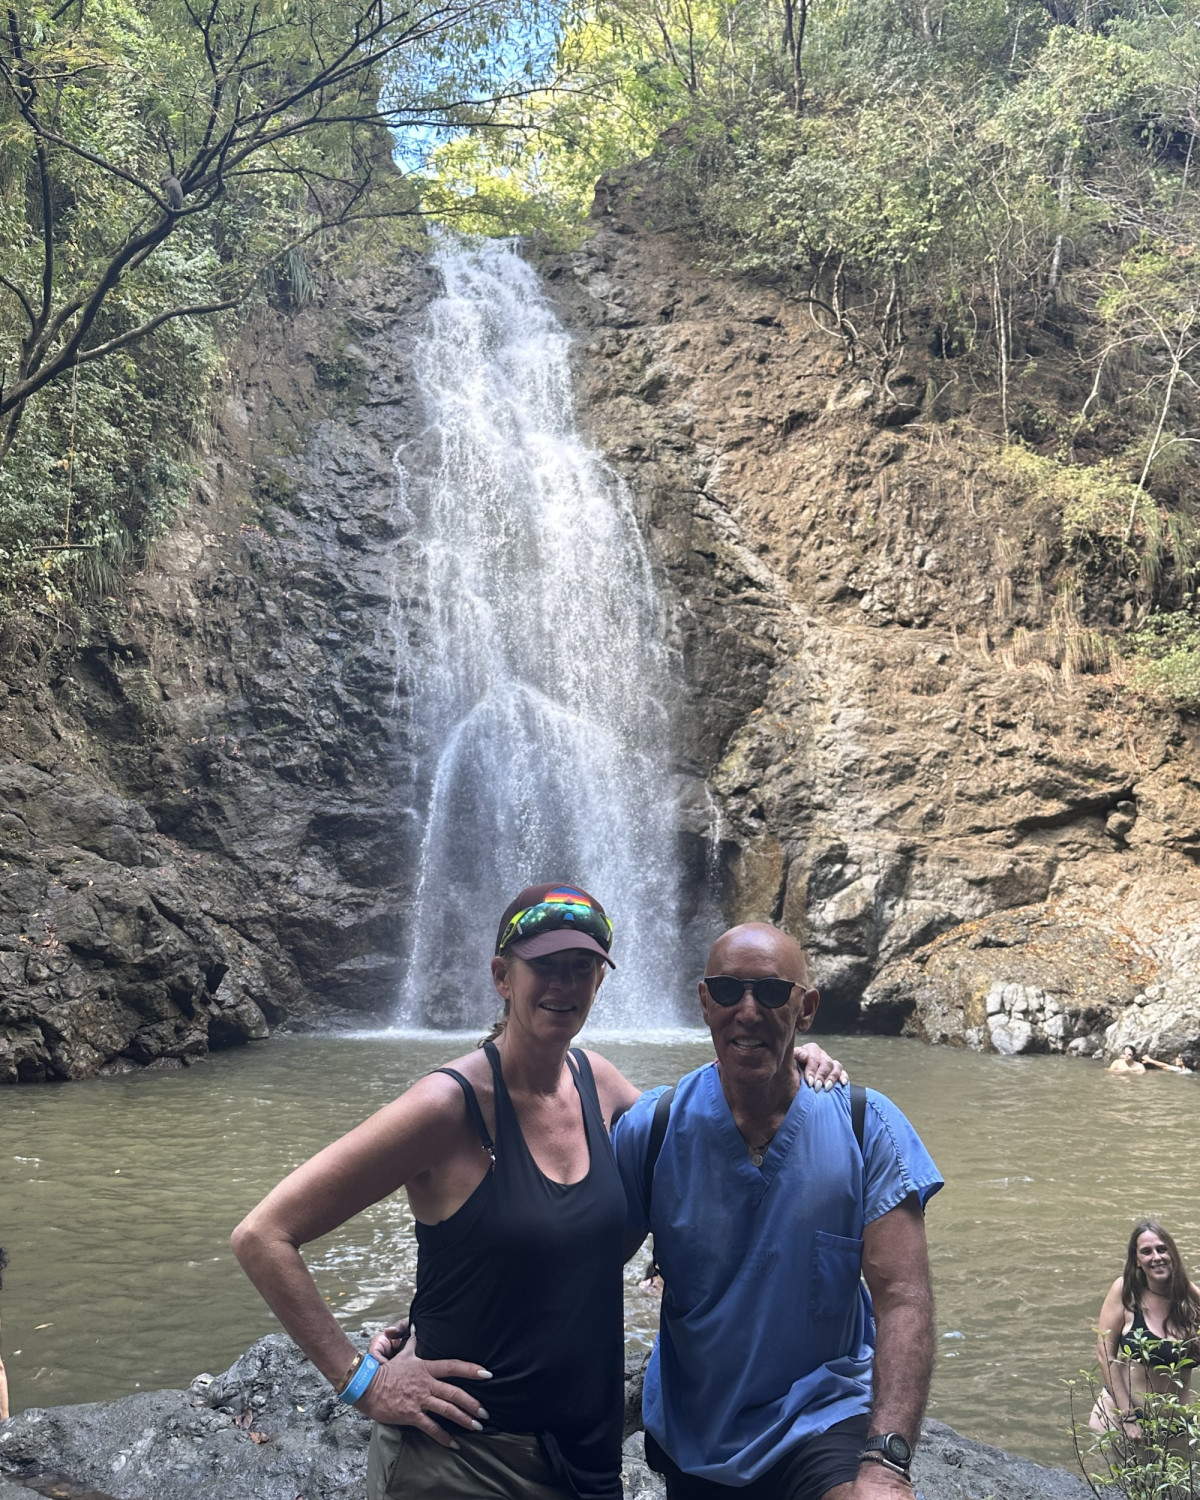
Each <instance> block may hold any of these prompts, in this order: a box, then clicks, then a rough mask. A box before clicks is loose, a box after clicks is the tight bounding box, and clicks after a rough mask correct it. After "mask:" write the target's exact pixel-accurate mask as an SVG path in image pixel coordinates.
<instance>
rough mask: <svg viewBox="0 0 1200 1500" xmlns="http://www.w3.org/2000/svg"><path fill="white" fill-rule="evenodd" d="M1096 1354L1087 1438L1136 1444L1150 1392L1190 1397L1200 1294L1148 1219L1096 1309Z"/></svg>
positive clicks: (1167, 1239) (1199, 1335) (1199, 1345)
mask: <svg viewBox="0 0 1200 1500" xmlns="http://www.w3.org/2000/svg"><path fill="white" fill-rule="evenodd" d="M1097 1348H1098V1353H1099V1359H1100V1376H1101V1379H1102V1380H1103V1382H1104V1389H1103V1390H1102V1391H1101V1392H1100V1398H1099V1400H1098V1401H1097V1402H1096V1404H1095V1406H1094V1407H1093V1408H1092V1414H1091V1417H1090V1419H1089V1426H1090V1427H1091V1429H1092V1431H1093V1432H1098V1433H1106V1432H1120V1433H1121V1434H1122V1435H1123V1436H1124V1437H1126V1438H1128V1439H1129V1440H1130V1441H1133V1442H1138V1441H1140V1440H1141V1436H1142V1431H1141V1427H1140V1425H1139V1421H1138V1417H1139V1414H1140V1412H1141V1408H1142V1405H1143V1403H1144V1402H1145V1398H1146V1396H1147V1395H1148V1394H1150V1393H1153V1394H1156V1395H1160V1396H1167V1395H1173V1396H1175V1397H1176V1398H1177V1399H1178V1400H1180V1401H1187V1400H1188V1399H1189V1397H1190V1393H1191V1380H1192V1367H1193V1365H1194V1364H1195V1362H1196V1361H1197V1359H1198V1358H1200V1291H1197V1289H1196V1288H1195V1287H1194V1286H1193V1285H1192V1283H1191V1281H1190V1280H1189V1279H1188V1274H1187V1271H1186V1270H1185V1269H1184V1265H1183V1260H1182V1258H1181V1256H1180V1254H1179V1250H1178V1249H1177V1247H1176V1245H1175V1241H1174V1240H1173V1239H1172V1238H1171V1236H1170V1235H1169V1234H1168V1233H1167V1231H1166V1230H1165V1229H1164V1228H1163V1226H1162V1225H1161V1224H1159V1223H1156V1222H1155V1221H1154V1220H1153V1219H1142V1220H1141V1221H1140V1222H1139V1223H1137V1224H1135V1225H1134V1226H1133V1233H1132V1234H1131V1235H1130V1237H1129V1245H1128V1248H1127V1250H1126V1254H1125V1269H1124V1271H1123V1272H1122V1274H1121V1275H1120V1276H1118V1277H1117V1279H1116V1281H1114V1282H1113V1284H1112V1286H1111V1287H1109V1289H1108V1296H1107V1297H1105V1299H1104V1306H1103V1307H1102V1308H1101V1309H1100V1337H1099V1343H1098V1346H1097Z"/></svg>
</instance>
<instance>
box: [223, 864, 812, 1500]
mask: <svg viewBox="0 0 1200 1500" xmlns="http://www.w3.org/2000/svg"><path fill="white" fill-rule="evenodd" d="M611 943H612V924H611V923H610V922H609V920H608V917H607V915H606V914H605V911H604V908H603V907H602V906H601V905H600V903H599V902H598V901H596V900H595V898H594V897H592V896H590V895H588V893H587V892H586V891H582V890H579V889H578V888H576V887H572V886H558V887H555V886H547V885H540V886H530V887H527V888H526V889H525V890H523V891H522V892H521V893H520V895H518V896H517V897H516V899H515V900H513V901H512V902H510V903H509V905H508V907H507V908H506V909H505V912H504V914H503V916H502V917H501V919H500V926H499V930H498V932H497V935H496V945H495V956H494V957H493V959H492V963H491V971H492V982H493V984H494V986H495V988H496V990H497V992H498V993H499V995H500V997H501V999H502V1000H503V1001H504V1018H503V1020H502V1022H501V1023H499V1025H498V1026H497V1028H496V1029H495V1030H494V1031H493V1034H492V1036H491V1037H490V1038H488V1040H487V1041H486V1042H484V1043H483V1044H482V1049H481V1050H480V1049H476V1050H474V1051H472V1052H469V1053H467V1054H466V1055H465V1056H463V1057H459V1058H456V1059H455V1060H454V1062H453V1063H452V1064H451V1065H449V1066H447V1067H446V1068H441V1069H438V1070H437V1071H436V1072H434V1073H431V1074H429V1075H428V1076H427V1077H425V1078H422V1079H420V1080H419V1081H418V1082H417V1083H415V1084H414V1085H413V1086H412V1088H410V1089H408V1090H407V1092H405V1093H404V1094H402V1095H401V1096H400V1097H399V1098H398V1099H396V1100H395V1101H394V1102H393V1103H391V1104H389V1105H386V1106H385V1107H384V1108H383V1109H381V1110H380V1111H379V1112H378V1113H377V1114H375V1115H373V1116H372V1117H371V1118H370V1119H369V1120H367V1121H366V1122H365V1123H364V1124H362V1125H359V1126H358V1127H357V1128H356V1129H355V1130H352V1131H351V1132H350V1133H349V1134H348V1135H345V1136H343V1137H342V1139H341V1140H339V1141H335V1142H334V1144H333V1145H331V1146H328V1147H326V1149H325V1150H324V1151H322V1152H320V1153H319V1154H318V1155H317V1156H315V1157H313V1159H312V1160H311V1161H309V1162H307V1163H305V1165H304V1166H302V1167H300V1168H298V1169H297V1170H296V1171H295V1172H293V1173H292V1174H291V1175H290V1176H289V1177H287V1178H285V1179H284V1181H283V1182H281V1183H280V1184H279V1186H278V1187H276V1188H275V1189H274V1190H273V1191H272V1192H271V1193H270V1194H268V1196H267V1197H266V1198H265V1199H264V1200H263V1201H262V1203H260V1204H259V1205H258V1207H257V1208H255V1209H254V1210H253V1211H252V1212H251V1213H250V1214H249V1215H248V1216H247V1218H246V1219H245V1220H243V1222H242V1223H241V1224H240V1225H239V1226H238V1228H237V1229H236V1230H235V1231H234V1236H233V1248H234V1252H235V1254H236V1255H237V1257H238V1260H239V1261H240V1262H241V1264H242V1266H243V1268H244V1269H245V1270H246V1272H247V1274H248V1275H249V1276H250V1278H251V1280H252V1281H253V1282H254V1284H255V1285H256V1286H257V1287H258V1289H259V1291H260V1292H261V1293H262V1294H263V1296H264V1298H265V1299H266V1301H267V1302H268V1304H269V1305H270V1307H271V1308H272V1310H273V1311H274V1312H275V1314H276V1315H277V1316H278V1318H279V1320H280V1322H281V1323H282V1324H283V1326H284V1327H285V1328H286V1329H287V1331H288V1332H289V1333H290V1334H291V1336H292V1337H293V1339H295V1341H296V1343H297V1344H299V1346H300V1348H301V1349H303V1351H304V1352H305V1354H307V1355H308V1357H309V1359H311V1360H312V1362H313V1363H314V1364H315V1365H316V1366H317V1368H318V1369H319V1370H320V1371H321V1373H322V1374H323V1375H324V1376H325V1377H326V1379H328V1380H329V1381H330V1382H331V1383H332V1384H333V1386H334V1387H335V1389H336V1390H337V1392H338V1396H339V1399H340V1400H342V1401H344V1402H348V1403H352V1404H353V1405H355V1406H356V1407H357V1408H358V1409H359V1410H360V1411H361V1412H363V1413H364V1414H365V1415H367V1416H369V1417H372V1418H373V1419H374V1421H375V1426H374V1428H373V1429H372V1438H371V1451H370V1457H369V1461H368V1470H367V1494H368V1500H398V1497H428V1500H433V1497H438V1500H453V1497H463V1500H466V1497H476V1500H477V1497H480V1496H497V1495H504V1496H512V1497H514V1500H517V1497H520V1500H569V1497H572V1496H573V1497H576V1500H621V1430H622V1419H623V1405H624V1401H623V1397H624V1389H623V1383H624V1328H623V1312H624V1307H623V1282H622V1274H621V1266H622V1262H623V1259H624V1249H625V1223H626V1212H625V1195H624V1192H623V1189H622V1186H621V1180H620V1177H619V1174H618V1172H617V1166H616V1161H615V1158H614V1156H613V1152H612V1147H611V1145H610V1143H609V1137H608V1132H609V1128H610V1127H611V1125H612V1122H613V1120H614V1118H616V1116H618V1115H620V1114H621V1113H623V1112H624V1111H625V1110H626V1109H628V1108H629V1106H630V1105H631V1104H632V1103H633V1101H634V1100H635V1099H636V1098H637V1096H638V1090H637V1089H636V1088H634V1086H633V1085H632V1084H631V1083H630V1082H629V1081H628V1080H627V1079H626V1078H624V1077H623V1076H622V1075H621V1073H620V1072H619V1071H618V1070H617V1069H616V1068H615V1067H614V1066H613V1065H612V1064H611V1063H610V1062H608V1061H607V1060H606V1059H605V1058H603V1057H601V1056H600V1055H599V1054H598V1053H595V1052H590V1051H583V1050H582V1049H580V1048H573V1047H572V1046H571V1042H572V1041H573V1040H574V1038H575V1037H576V1036H577V1035H578V1033H579V1032H580V1031H581V1030H582V1028H583V1025H584V1023H585V1022H586V1020H587V1018H588V1014H589V1012H590V1010H591V1008H592V1002H593V1001H594V1000H595V997H596V992H597V990H598V989H599V987H600V984H601V982H602V980H603V978H604V975H605V973H606V972H607V970H608V968H610V967H615V965H614V964H613V961H612V958H611V957H610V956H609V949H610V947H611ZM798 1058H799V1061H800V1065H801V1069H802V1071H804V1072H805V1073H806V1075H807V1081H808V1082H809V1083H810V1084H814V1085H818V1086H819V1084H820V1083H821V1082H824V1081H825V1079H826V1078H829V1081H830V1086H832V1082H833V1078H832V1076H831V1075H833V1074H834V1072H835V1070H836V1071H837V1073H838V1074H840V1068H839V1067H838V1065H837V1064H835V1063H833V1062H832V1061H831V1060H830V1059H829V1058H828V1057H826V1056H825V1054H824V1053H823V1052H821V1051H820V1049H819V1048H808V1049H802V1050H801V1051H800V1052H799V1053H798ZM401 1187H403V1188H404V1189H405V1191H406V1192H407V1194H408V1199H409V1204H410V1205H411V1208H412V1212H413V1217H414V1219H415V1221H416V1235H417V1245H418V1260H417V1286H416V1294H415V1296H414V1299H413V1304H412V1308H411V1320H412V1337H411V1338H410V1339H409V1340H408V1341H407V1343H406V1344H405V1345H404V1347H403V1348H402V1349H401V1350H400V1352H399V1353H397V1354H396V1355H395V1357H394V1358H382V1359H377V1358H376V1356H375V1354H372V1353H367V1354H365V1355H361V1354H360V1355H356V1352H355V1348H354V1345H353V1344H352V1343H351V1342H350V1340H349V1339H348V1338H347V1336H346V1334H345V1333H344V1332H343V1331H342V1329H341V1328H340V1326H339V1325H338V1323H337V1321H336V1319H335V1318H334V1316H333V1314H332V1312H330V1310H329V1308H328V1307H327V1305H326V1304H325V1301H324V1299H323V1298H322V1296H321V1294H320V1292H319V1291H318V1290H317V1287H316V1284H315V1282H314V1281H313V1279H312V1277H311V1276H310V1275H309V1273H308V1270H307V1268H306V1267H305V1265H304V1262H303V1260H302V1259H301V1257H300V1247H301V1246H302V1245H304V1244H306V1243H308V1242H309V1241H310V1240H314V1239H316V1238H317V1237H318V1236H320V1235H323V1234H328V1233H329V1232H330V1231H331V1230H334V1229H336V1228H337V1227H338V1226H339V1225H340V1224H343V1223H345V1221H346V1220H347V1219H349V1218H351V1217H353V1215H355V1214H357V1213H360V1212H361V1211H362V1210H363V1209H364V1208H366V1207H368V1205H370V1204H372V1203H375V1202H377V1201H378V1200H379V1199H381V1198H384V1197H386V1196H387V1195H388V1194H390V1193H394V1192H395V1191H396V1190H397V1189H398V1188H401ZM373 1347H374V1348H375V1350H376V1351H377V1352H379V1353H390V1350H391V1348H392V1347H393V1346H392V1344H391V1342H390V1341H389V1340H387V1339H386V1338H383V1337H380V1338H377V1339H376V1340H375V1341H374V1343H373ZM467 1352H470V1353H471V1354H472V1355H474V1356H475V1358H476V1359H477V1360H478V1361H479V1363H473V1362H470V1361H467V1360H463V1359H460V1358H458V1356H459V1355H460V1354H463V1353H467Z"/></svg>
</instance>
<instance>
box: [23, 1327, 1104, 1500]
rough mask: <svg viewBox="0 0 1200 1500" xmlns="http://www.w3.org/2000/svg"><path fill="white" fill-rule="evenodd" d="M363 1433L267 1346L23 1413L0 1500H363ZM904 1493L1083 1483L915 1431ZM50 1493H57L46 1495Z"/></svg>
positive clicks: (651, 1490) (1010, 1496)
mask: <svg viewBox="0 0 1200 1500" xmlns="http://www.w3.org/2000/svg"><path fill="white" fill-rule="evenodd" d="M369 1438H370V1423H369V1422H367V1421H366V1420H365V1419H364V1418H363V1417H360V1416H359V1414H358V1413H357V1412H356V1411H353V1410H352V1409H350V1408H348V1407H345V1406H342V1405H340V1404H339V1403H338V1402H337V1401H336V1400H335V1399H334V1397H333V1394H332V1392H331V1390H330V1388H329V1386H328V1385H327V1384H326V1382H325V1381H324V1380H323V1379H322V1378H321V1376H320V1375H318V1374H317V1372H316V1371H315V1370H314V1369H313V1367H312V1366H311V1365H310V1364H309V1363H308V1361H307V1360H306V1359H304V1357H303V1356H302V1355H301V1354H300V1353H299V1351H298V1350H297V1349H296V1347H295V1345H294V1344H293V1343H292V1342H291V1340H290V1339H288V1338H285V1337H284V1336H283V1335H282V1334H271V1335H270V1336H269V1337H267V1338H264V1339H260V1340H259V1341H258V1343H256V1344H253V1345H251V1347H250V1348H249V1349H248V1350H247V1351H246V1353H245V1354H243V1355H242V1357H241V1358H240V1359H239V1360H237V1362H236V1363H235V1364H234V1365H233V1366H232V1367H231V1368H230V1369H228V1370H226V1372H225V1373H224V1374H223V1375H218V1376H216V1377H215V1378H214V1377H212V1376H210V1375H199V1376H197V1377H196V1379H195V1380H194V1381H193V1382H192V1384H191V1386H190V1388H189V1389H188V1390H186V1391H147V1392H144V1393H139V1394H138V1395H135V1396H125V1397H123V1398H122V1399H121V1400H119V1401H109V1402H104V1403H95V1404H92V1405H87V1406H57V1407H46V1408H38V1407H32V1408H30V1410H28V1411H25V1412H22V1413H21V1414H20V1415H19V1416H16V1417H13V1418H12V1419H11V1420H10V1421H8V1422H5V1423H2V1424H0V1500H21V1497H22V1496H24V1497H28V1496H29V1495H30V1494H31V1493H32V1489H31V1488H29V1487H32V1486H35V1485H36V1486H37V1487H38V1488H39V1489H40V1491H41V1492H42V1493H43V1494H50V1493H64V1492H65V1493H71V1494H80V1493H81V1492H82V1493H86V1494H87V1495H88V1497H89V1500H195V1497H196V1496H198V1495H199V1496H219V1497H220V1500H362V1496H363V1492H364V1479H365V1475H366V1465H367V1444H368V1441H369ZM641 1441H642V1440H641V1434H640V1433H636V1432H635V1433H633V1434H632V1435H631V1436H630V1437H629V1438H628V1439H627V1441H626V1444H625V1466H624V1482H625V1494H626V1496H627V1497H628V1500H662V1496H663V1494H664V1489H663V1485H662V1481H661V1480H660V1479H659V1477H658V1476H657V1475H656V1474H653V1473H651V1471H650V1470H649V1469H648V1468H647V1467H646V1464H645V1462H644V1461H643V1459H642V1456H641V1451H642V1450H641ZM915 1478H916V1481H917V1483H918V1485H919V1487H920V1488H921V1489H922V1490H923V1491H924V1494H925V1497H926V1500H969V1497H973V1496H979V1495H989V1496H991V1497H992V1500H1084V1497H1085V1496H1086V1495H1087V1494H1088V1493H1089V1491H1088V1490H1087V1488H1086V1487H1085V1486H1084V1484H1083V1483H1082V1481H1081V1480H1079V1479H1077V1478H1075V1477H1074V1476H1073V1475H1071V1474H1068V1473H1066V1472H1065V1471H1064V1470H1062V1469H1046V1468H1043V1467H1042V1466H1041V1465H1040V1464H1035V1463H1031V1462H1030V1461H1029V1460H1028V1459H1024V1458H1015V1457H1014V1456H1013V1455H1012V1454H1010V1453H1004V1452H1002V1451H1001V1450H1000V1449H999V1448H989V1447H988V1446H987V1445H986V1444H984V1443H974V1442H972V1441H971V1440H970V1439H969V1438H964V1437H960V1436H959V1435H958V1433H956V1432H954V1431H953V1430H952V1429H951V1428H949V1427H946V1426H944V1425H943V1424H942V1423H941V1422H927V1423H926V1424H925V1438H924V1442H923V1444H922V1447H921V1451H920V1453H919V1454H918V1456H917V1463H916V1475H915ZM56 1481H57V1486H58V1487H56V1483H55V1482H56Z"/></svg>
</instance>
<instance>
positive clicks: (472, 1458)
mask: <svg viewBox="0 0 1200 1500" xmlns="http://www.w3.org/2000/svg"><path fill="white" fill-rule="evenodd" d="M454 1440H455V1442H456V1443H457V1444H458V1449H457V1451H456V1450H455V1449H453V1448H444V1447H443V1446H442V1445H441V1443H435V1442H434V1440H433V1439H432V1438H431V1437H426V1435H425V1434H424V1433H423V1432H422V1431H421V1430H420V1429H419V1428H417V1427H384V1426H382V1425H381V1424H380V1423H378V1422H376V1423H375V1424H374V1426H373V1427H372V1429H371V1451H370V1454H369V1456H368V1458H367V1500H570V1497H569V1495H568V1494H567V1492H566V1490H564V1489H561V1488H560V1487H559V1486H558V1485H557V1484H556V1483H555V1482H554V1473H553V1470H552V1469H551V1468H550V1465H549V1464H548V1463H547V1462H546V1459H545V1456H544V1455H543V1453H542V1448H541V1444H540V1443H539V1442H538V1440H537V1438H536V1437H535V1436H534V1435H533V1433H527V1432H488V1433H477V1432H463V1431H458V1432H456V1433H455V1437H454Z"/></svg>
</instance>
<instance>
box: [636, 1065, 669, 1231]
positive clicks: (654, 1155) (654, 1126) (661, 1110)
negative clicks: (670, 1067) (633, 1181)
mask: <svg viewBox="0 0 1200 1500" xmlns="http://www.w3.org/2000/svg"><path fill="white" fill-rule="evenodd" d="M674 1097H675V1085H674V1084H672V1085H671V1087H670V1088H669V1089H667V1091H666V1093H663V1094H660V1095H659V1096H658V1098H657V1100H656V1101H655V1104H654V1117H653V1119H651V1121H650V1140H649V1142H648V1143H647V1146H646V1165H645V1166H644V1167H643V1168H642V1196H643V1198H644V1199H645V1200H646V1217H647V1218H649V1217H650V1194H651V1192H652V1191H653V1188H654V1168H655V1165H656V1164H657V1162H658V1153H659V1152H660V1151H661V1150H662V1143H663V1141H664V1139H665V1138H666V1134H667V1123H668V1121H669V1120H670V1118H671V1100H672V1099H674Z"/></svg>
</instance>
